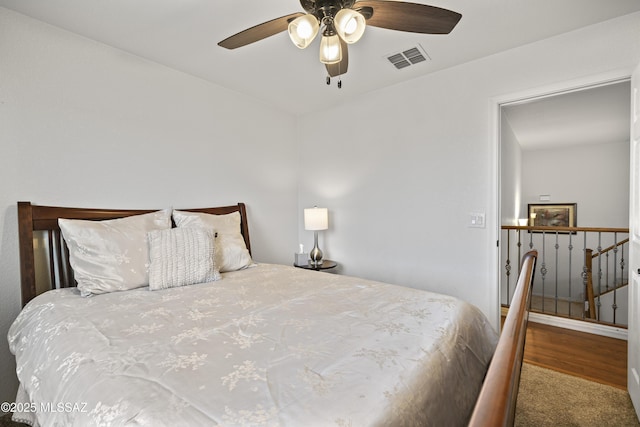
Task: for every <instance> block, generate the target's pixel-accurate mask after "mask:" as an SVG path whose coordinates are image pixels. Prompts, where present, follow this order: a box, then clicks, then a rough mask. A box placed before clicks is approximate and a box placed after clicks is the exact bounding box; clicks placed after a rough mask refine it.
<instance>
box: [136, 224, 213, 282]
mask: <svg viewBox="0 0 640 427" xmlns="http://www.w3.org/2000/svg"><path fill="white" fill-rule="evenodd" d="M147 236H148V239H149V260H150V262H151V265H150V266H149V289H150V290H152V291H155V290H158V289H167V288H174V287H177V286H186V285H193V284H195V283H205V282H213V281H215V280H219V279H220V272H219V271H218V269H217V268H216V262H215V256H214V255H215V253H214V247H215V246H214V245H215V233H214V231H213V230H210V229H205V228H195V227H185V228H173V229H171V230H154V231H150V232H149V233H148V235H147Z"/></svg>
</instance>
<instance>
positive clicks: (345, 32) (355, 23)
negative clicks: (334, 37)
mask: <svg viewBox="0 0 640 427" xmlns="http://www.w3.org/2000/svg"><path fill="white" fill-rule="evenodd" d="M333 24H334V25H335V27H336V32H337V33H338V35H339V36H340V37H341V38H342V40H344V41H345V42H346V43H349V44H352V43H355V42H357V41H358V40H360V37H362V34H364V29H365V27H366V26H367V24H366V20H365V19H364V16H363V15H362V14H361V13H360V12H357V11H355V10H353V9H341V10H340V11H338V13H337V14H336V17H335V18H334V20H333Z"/></svg>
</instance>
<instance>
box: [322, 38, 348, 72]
mask: <svg viewBox="0 0 640 427" xmlns="http://www.w3.org/2000/svg"><path fill="white" fill-rule="evenodd" d="M347 46H348V44H347V43H346V42H345V41H344V40H342V39H340V47H341V48H342V60H341V61H340V62H338V63H336V64H326V65H325V67H326V68H327V73H328V74H329V77H336V76H339V75H341V74H344V73H346V72H347V68H349V48H348V47H347Z"/></svg>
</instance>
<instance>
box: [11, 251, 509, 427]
mask: <svg viewBox="0 0 640 427" xmlns="http://www.w3.org/2000/svg"><path fill="white" fill-rule="evenodd" d="M8 338H9V343H10V348H11V351H12V352H13V353H14V354H15V355H16V361H17V373H18V377H19V380H20V382H21V388H22V389H23V391H24V393H25V396H26V397H27V399H29V402H30V405H24V406H25V407H27V411H26V412H28V413H31V414H30V415H33V413H34V411H35V412H36V413H35V415H36V417H37V422H38V423H39V424H40V425H42V426H93V425H96V426H103V425H104V426H107V425H108V426H121V425H145V426H163V425H167V426H179V425H184V426H212V425H225V426H253V425H255V426H258V425H259V426H303V427H312V426H341V427H346V426H375V425H380V426H403V425H413V426H430V425H431V426H455V425H465V424H466V422H467V420H468V417H469V416H470V411H471V410H472V408H473V404H474V402H475V399H476V395H477V393H478V390H479V387H480V383H481V381H482V378H483V376H484V373H485V371H486V367H487V365H488V362H489V360H490V358H491V355H492V353H493V350H494V347H495V343H496V341H497V335H496V333H495V331H494V330H493V328H492V327H491V326H490V325H489V323H488V321H487V319H486V318H485V317H484V316H483V315H482V314H481V313H480V311H479V310H478V309H476V308H475V307H473V306H471V305H469V304H467V303H464V302H462V301H459V300H457V299H454V298H451V297H448V296H443V295H439V294H434V293H429V292H424V291H420V290H416V289H411V288H406V287H400V286H392V285H387V284H382V283H378V282H372V281H367V280H363V279H358V278H353V277H345V276H339V275H334V274H329V273H322V272H315V271H307V270H303V269H297V268H293V267H288V266H280V265H269V264H262V265H258V266H256V267H254V268H250V269H246V270H242V271H237V272H233V273H225V274H224V275H223V279H222V280H220V281H217V282H213V283H207V284H201V285H194V286H187V287H183V288H173V289H168V290H162V291H149V290H148V288H140V289H136V290H131V291H125V292H115V293H110V294H104V295H98V296H93V297H90V298H83V297H81V296H80V295H79V293H78V292H77V290H75V289H64V290H56V291H50V292H47V293H45V294H43V295H40V296H39V297H37V298H36V299H34V300H33V301H32V302H30V303H29V304H28V305H27V306H26V307H25V308H24V310H23V311H22V312H21V313H20V315H19V316H18V318H17V319H16V321H15V323H14V324H13V325H12V327H11V329H10V331H9V336H8ZM27 415H29V414H27Z"/></svg>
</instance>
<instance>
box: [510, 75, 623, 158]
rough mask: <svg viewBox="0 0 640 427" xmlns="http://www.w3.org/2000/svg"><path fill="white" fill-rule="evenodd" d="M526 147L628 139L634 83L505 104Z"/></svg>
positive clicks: (559, 145) (520, 139)
mask: <svg viewBox="0 0 640 427" xmlns="http://www.w3.org/2000/svg"><path fill="white" fill-rule="evenodd" d="M502 113H503V116H502V117H503V118H504V119H506V120H507V122H508V123H509V125H510V126H511V129H512V130H513V133H514V134H515V136H516V138H517V140H518V142H519V143H520V146H521V147H522V149H523V150H525V151H527V150H542V149H550V148H557V147H573V146H578V145H592V144H608V143H614V142H624V141H629V132H630V125H631V124H630V120H631V84H630V82H629V81H623V82H617V83H612V84H607V85H602V86H597V87H592V88H587V89H582V90H577V91H573V92H568V93H563V94H558V95H554V96H548V97H542V98H540V99H534V100H530V101H524V102H519V103H514V104H513V105H506V106H502Z"/></svg>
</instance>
